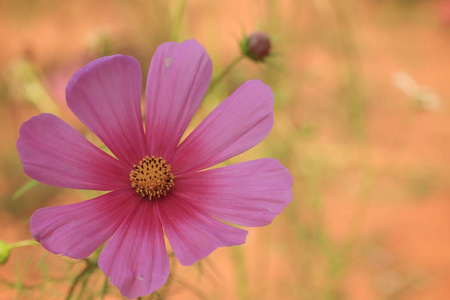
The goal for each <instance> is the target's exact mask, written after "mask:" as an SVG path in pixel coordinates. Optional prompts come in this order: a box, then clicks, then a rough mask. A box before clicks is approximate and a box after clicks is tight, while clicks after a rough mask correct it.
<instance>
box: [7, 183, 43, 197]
mask: <svg viewBox="0 0 450 300" xmlns="http://www.w3.org/2000/svg"><path fill="white" fill-rule="evenodd" d="M38 183H39V182H37V181H36V180H30V181H29V182H27V183H26V184H24V185H23V186H21V187H20V188H19V189H18V190H17V191H16V192H15V193H14V194H12V196H11V199H12V200H17V199H18V198H19V197H20V196H22V195H23V194H25V192H27V191H28V190H29V189H31V188H32V187H34V186H36V185H37V184H38Z"/></svg>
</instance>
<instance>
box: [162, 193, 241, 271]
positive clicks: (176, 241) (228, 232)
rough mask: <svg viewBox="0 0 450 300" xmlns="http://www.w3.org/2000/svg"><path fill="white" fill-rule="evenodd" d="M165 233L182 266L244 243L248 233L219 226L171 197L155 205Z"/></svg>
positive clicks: (194, 208)
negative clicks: (225, 247) (215, 251)
mask: <svg viewBox="0 0 450 300" xmlns="http://www.w3.org/2000/svg"><path fill="white" fill-rule="evenodd" d="M156 204H157V206H158V212H159V217H160V219H161V223H162V225H163V228H164V232H165V233H166V235H167V238H168V239H169V242H170V245H171V246H172V249H173V252H174V253H175V255H176V257H177V258H178V261H179V262H180V263H181V264H183V265H192V264H193V263H195V262H196V261H198V260H200V259H202V258H204V257H206V256H207V255H208V254H210V253H211V252H212V251H214V250H215V249H216V248H218V247H223V246H234V245H240V244H243V243H245V238H246V236H247V231H246V230H243V229H239V228H236V227H233V226H230V225H227V224H225V223H222V222H220V221H218V220H216V219H214V218H213V217H211V216H209V215H208V214H207V213H205V212H204V211H202V210H201V209H200V208H199V207H197V206H196V205H193V204H192V203H189V202H188V201H186V200H185V199H183V198H182V197H181V195H174V194H173V193H172V194H170V195H167V196H166V197H164V199H162V200H161V201H156Z"/></svg>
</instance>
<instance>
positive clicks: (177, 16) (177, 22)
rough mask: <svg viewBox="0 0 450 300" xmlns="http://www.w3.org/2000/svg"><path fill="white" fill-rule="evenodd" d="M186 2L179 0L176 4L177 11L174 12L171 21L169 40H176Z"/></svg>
mask: <svg viewBox="0 0 450 300" xmlns="http://www.w3.org/2000/svg"><path fill="white" fill-rule="evenodd" d="M185 4H186V0H181V1H180V4H179V5H178V9H177V12H176V13H175V18H174V21H173V26H172V32H171V33H170V40H171V41H176V40H177V39H178V35H179V33H180V28H181V19H182V18H183V12H184V6H185Z"/></svg>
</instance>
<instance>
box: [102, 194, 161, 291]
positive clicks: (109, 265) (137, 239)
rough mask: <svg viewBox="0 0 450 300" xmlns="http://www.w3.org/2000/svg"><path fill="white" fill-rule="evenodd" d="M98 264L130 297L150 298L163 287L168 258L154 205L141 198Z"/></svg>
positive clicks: (114, 283)
mask: <svg viewBox="0 0 450 300" xmlns="http://www.w3.org/2000/svg"><path fill="white" fill-rule="evenodd" d="M136 196H137V194H136ZM137 197H138V196H137ZM98 264H99V267H100V269H102V270H103V272H104V273H105V274H106V276H108V277H109V280H110V281H111V283H112V284H113V285H115V286H117V287H118V288H119V290H120V292H121V293H122V295H124V296H126V297H128V298H136V297H140V296H144V295H148V294H150V293H152V292H154V291H155V290H157V289H158V288H160V287H161V286H162V285H164V283H165V282H166V281H167V278H168V276H169V258H168V256H167V252H166V247H165V245H164V235H163V230H162V228H161V222H160V221H159V217H158V213H157V211H156V205H155V204H154V202H152V201H148V200H143V199H139V203H138V205H137V206H136V207H135V209H134V211H133V212H132V213H131V214H129V216H128V218H127V219H126V220H125V221H124V222H123V223H122V226H120V228H119V229H118V230H117V232H116V233H115V234H114V235H113V237H112V238H111V240H110V241H109V242H108V244H107V245H106V246H105V248H104V249H103V251H102V253H101V254H100V258H99V261H98Z"/></svg>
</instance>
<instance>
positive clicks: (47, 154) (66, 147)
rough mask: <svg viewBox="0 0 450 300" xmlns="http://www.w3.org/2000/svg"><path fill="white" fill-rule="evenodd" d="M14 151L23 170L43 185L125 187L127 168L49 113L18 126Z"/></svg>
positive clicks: (85, 187) (127, 179)
mask: <svg viewBox="0 0 450 300" xmlns="http://www.w3.org/2000/svg"><path fill="white" fill-rule="evenodd" d="M17 151H18V152H19V156H20V160H21V162H22V165H23V169H24V171H25V173H26V174H27V175H28V176H30V177H31V178H33V179H36V180H37V181H40V182H42V183H45V184H49V185H54V186H59V187H68V188H76V189H89V190H103V191H108V190H115V189H120V188H124V187H129V184H130V183H129V169H128V168H127V167H126V165H125V164H123V163H121V162H119V161H118V160H116V159H114V158H113V157H111V156H109V155H108V154H106V153H105V152H103V151H102V150H100V149H99V148H97V147H96V146H94V145H93V144H92V143H90V142H89V141H87V140H86V139H85V138H84V137H83V136H82V135H81V134H80V133H79V132H78V131H76V130H75V129H74V128H73V127H71V126H69V125H68V124H67V123H65V122H64V121H62V120H61V119H60V118H58V117H56V116H54V115H52V114H40V115H39V116H36V117H33V118H31V119H30V120H28V121H27V122H25V123H24V124H23V125H22V127H21V128H20V137H19V139H18V141H17Z"/></svg>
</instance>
